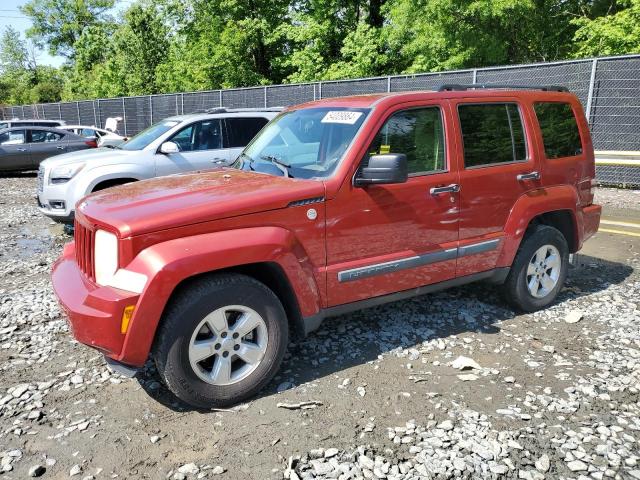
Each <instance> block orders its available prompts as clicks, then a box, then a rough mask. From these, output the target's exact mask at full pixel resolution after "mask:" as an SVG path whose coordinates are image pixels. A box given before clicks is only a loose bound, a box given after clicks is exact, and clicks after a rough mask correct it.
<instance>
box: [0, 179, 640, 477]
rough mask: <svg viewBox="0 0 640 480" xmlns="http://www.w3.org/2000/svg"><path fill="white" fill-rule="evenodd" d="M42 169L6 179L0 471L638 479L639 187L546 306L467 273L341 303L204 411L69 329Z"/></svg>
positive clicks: (620, 195) (610, 195)
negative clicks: (120, 370) (523, 310)
mask: <svg viewBox="0 0 640 480" xmlns="http://www.w3.org/2000/svg"><path fill="white" fill-rule="evenodd" d="M35 182H36V179H35V176H33V175H29V174H25V175H18V176H9V177H1V178H0V191H2V194H1V196H0V244H1V245H2V246H3V248H2V249H0V461H1V463H0V480H4V479H7V480H8V479H22V478H28V477H29V475H31V474H33V476H39V475H41V476H42V477H43V478H48V479H62V478H69V477H72V478H79V479H80V478H82V479H91V478H96V479H106V478H125V479H137V478H151V479H156V478H175V479H180V478H205V477H206V478H216V477H218V476H219V478H224V479H281V478H283V477H285V478H293V479H295V478H345V479H346V478H480V477H483V478H532V479H533V478H545V477H546V478H595V479H597V478H621V479H627V478H640V466H638V462H640V445H639V443H638V442H639V441H640V404H639V395H638V392H639V390H640V327H639V326H638V325H640V324H639V323H638V321H640V310H639V305H640V275H639V274H638V269H639V267H640V255H639V253H638V252H639V251H640V202H639V201H638V200H640V195H639V194H638V193H637V192H631V191H622V190H620V191H619V190H613V189H602V190H601V191H600V192H599V194H598V199H599V200H600V201H601V202H602V203H603V204H604V207H605V215H604V217H605V220H606V219H607V218H610V219H614V220H612V221H613V222H617V223H615V224H603V225H602V226H603V228H606V229H608V230H616V231H618V233H607V232H601V233H598V234H597V235H596V236H595V237H594V238H593V239H591V240H590V241H589V242H587V244H586V245H585V248H584V249H583V251H582V252H581V253H582V254H581V255H580V257H579V264H578V266H577V267H575V268H573V269H571V271H570V274H569V279H568V282H567V285H566V288H565V289H564V290H563V292H562V293H561V295H560V299H559V301H558V302H557V304H555V305H554V306H552V307H551V308H549V309H547V310H545V311H542V312H538V313H536V314H531V315H517V314H516V313H514V312H513V311H512V310H511V309H509V308H508V307H507V306H506V304H505V303H504V302H503V301H502V300H501V298H500V295H499V289H498V288H497V287H495V286H491V285H485V284H474V285H469V286H466V287H463V288H456V289H452V290H448V291H446V292H441V293H438V294H433V295H429V296H425V297H420V298H416V299H412V300H408V301H402V302H397V303H393V304H389V305H386V306H382V307H378V308H374V309H369V310H363V311H360V312H357V313H353V314H350V315H344V316H341V317H338V318H335V319H331V320H328V321H326V322H325V323H324V324H323V326H322V327H321V329H320V330H319V331H317V332H315V333H314V334H312V335H311V336H310V337H309V338H307V339H305V340H304V341H301V342H298V343H295V344H291V345H290V347H289V351H288V354H287V357H286V359H285V363H284V365H283V367H282V369H281V371H280V373H279V375H278V377H277V378H276V379H275V380H274V381H273V382H272V383H271V385H270V386H269V387H268V388H267V389H266V390H265V391H264V392H262V393H261V395H260V396H259V397H258V398H255V399H253V400H251V401H250V402H248V403H245V404H242V405H239V406H237V407H235V408H233V409H231V410H229V411H214V412H202V411H193V410H190V409H188V408H185V407H184V406H183V405H181V404H180V403H179V402H178V401H177V400H176V399H175V398H174V397H172V396H171V395H170V394H169V392H168V391H166V390H165V388H164V387H163V386H162V385H161V384H160V383H159V381H158V379H157V377H156V375H155V371H154V369H153V367H152V366H151V365H149V366H148V368H146V369H145V370H144V371H143V372H142V373H141V374H140V375H139V377H138V378H135V379H126V378H124V377H121V376H119V375H116V374H112V373H110V371H109V370H108V369H107V368H106V365H105V363H104V360H103V359H102V357H101V355H99V354H98V353H97V352H96V351H94V350H92V349H90V348H87V347H85V346H82V345H80V344H78V343H76V342H75V341H74V340H73V339H72V338H71V336H70V335H69V333H68V330H67V326H66V323H65V319H64V317H63V315H62V314H61V312H60V310H59V308H58V306H57V304H56V301H55V297H54V296H53V293H52V291H51V287H50V283H49V271H50V267H51V264H52V262H53V261H54V260H55V258H56V257H57V256H58V255H59V252H60V250H61V248H62V245H63V244H64V243H65V242H66V241H69V237H67V236H66V235H65V234H63V232H62V229H61V227H60V226H59V225H55V224H52V223H51V222H50V221H49V220H47V219H46V218H45V217H43V216H41V215H40V214H39V212H38V211H37V209H36V208H35V206H34V201H33V195H34V190H35ZM620 223H628V225H620ZM635 223H639V226H638V227H635V226H634V224H635ZM619 231H622V233H619ZM625 232H626V233H625ZM634 233H635V234H636V235H634ZM459 356H464V357H468V358H471V359H473V360H474V361H475V362H477V364H479V367H480V368H475V369H473V370H467V371H460V370H457V369H455V368H453V366H452V365H451V363H452V362H453V361H454V360H456V359H457V358H458V357H459ZM302 401H316V402H317V404H316V405H315V407H313V408H309V409H293V410H291V409H287V408H282V407H279V406H278V404H279V403H289V404H291V403H296V402H302ZM449 427H451V428H449ZM545 457H546V459H545ZM369 463H370V464H369ZM38 466H39V467H40V469H36V467H38ZM289 467H290V468H289Z"/></svg>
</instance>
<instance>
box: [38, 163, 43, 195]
mask: <svg viewBox="0 0 640 480" xmlns="http://www.w3.org/2000/svg"><path fill="white" fill-rule="evenodd" d="M43 189H44V167H43V166H42V165H41V166H40V168H39V169H38V193H42V190H43Z"/></svg>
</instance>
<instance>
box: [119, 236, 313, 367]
mask: <svg viewBox="0 0 640 480" xmlns="http://www.w3.org/2000/svg"><path fill="white" fill-rule="evenodd" d="M126 269H127V270H131V271H133V272H137V273H142V274H143V275H145V276H146V277H147V279H148V280H147V283H146V285H145V287H144V290H143V292H142V293H141V295H140V300H139V301H138V304H137V307H136V311H135V313H134V317H133V318H132V319H131V323H130V327H129V331H128V332H127V334H126V338H125V342H124V346H123V348H122V352H121V353H120V355H119V358H118V359H117V360H119V361H122V362H123V363H128V364H130V365H141V364H143V363H144V362H145V361H146V360H147V357H148V354H149V351H150V349H151V344H152V341H153V339H154V337H155V334H156V332H157V329H158V325H159V323H160V321H161V318H162V316H163V314H164V312H165V309H166V307H167V305H168V304H169V301H170V299H171V298H173V296H174V294H175V292H176V291H177V289H179V288H180V289H182V288H187V287H188V285H189V283H190V282H192V281H193V280H194V279H198V278H201V277H202V276H203V275H213V274H218V273H223V272H224V273H229V272H235V273H241V274H244V275H247V276H250V277H252V278H254V279H256V280H258V281H261V282H262V283H265V284H266V285H267V286H268V287H269V288H271V289H272V290H273V291H274V293H275V294H276V296H277V297H278V298H279V299H280V301H281V302H282V304H283V307H284V309H285V312H286V313H287V316H288V321H289V325H290V327H292V330H293V331H294V333H295V334H296V335H298V334H304V333H305V330H304V328H305V327H304V320H303V318H308V317H310V316H312V315H314V314H316V313H317V312H318V311H320V308H321V295H320V288H319V283H318V280H317V279H316V278H315V276H314V268H313V266H312V265H311V264H310V262H309V257H308V255H307V254H306V252H305V251H304V249H303V248H302V246H301V245H300V243H299V242H298V241H297V239H296V238H295V236H294V234H293V233H292V232H290V231H288V230H286V229H284V228H281V227H254V228H246V229H238V230H225V231H221V232H213V233H207V234H201V235H196V236H193V237H186V238H179V239H175V240H169V241H166V242H162V243H159V244H156V245H153V246H151V247H148V248H147V249H145V250H143V251H142V252H140V253H139V254H138V255H137V256H136V257H135V258H134V259H133V261H132V262H131V263H130V264H129V265H127V266H126Z"/></svg>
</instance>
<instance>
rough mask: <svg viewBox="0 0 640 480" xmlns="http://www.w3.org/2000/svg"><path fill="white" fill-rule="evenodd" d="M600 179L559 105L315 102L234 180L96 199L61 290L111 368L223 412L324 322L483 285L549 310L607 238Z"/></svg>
mask: <svg viewBox="0 0 640 480" xmlns="http://www.w3.org/2000/svg"><path fill="white" fill-rule="evenodd" d="M594 176H595V166H594V153H593V145H592V141H591V138H590V134H589V128H588V124H587V121H586V119H585V116H584V112H583V110H582V106H581V105H580V102H579V101H578V99H577V98H576V96H575V95H573V94H571V93H568V92H567V91H566V90H565V89H564V88H561V87H539V88H533V87H530V88H528V89H524V88H520V87H499V88H495V87H492V88H485V87H482V86H479V85H472V86H463V85H452V86H446V87H443V88H441V89H440V90H438V91H424V92H403V93H390V94H372V95H362V96H354V97H347V98H332V99H325V100H320V101H315V102H311V103H307V104H304V105H298V106H295V107H292V108H289V109H288V110H286V111H284V112H283V113H281V114H280V115H278V116H277V117H276V118H275V119H274V120H272V121H271V122H270V123H269V124H268V125H267V126H266V127H265V128H264V129H263V130H262V131H261V132H260V133H259V134H258V136H257V137H256V138H254V140H253V141H252V142H251V143H250V144H249V145H248V146H247V147H246V148H245V150H244V151H243V153H242V154H241V155H240V157H239V158H238V159H237V160H236V161H235V162H234V163H233V164H232V165H231V166H229V167H223V168H217V169H214V170H209V171H206V172H198V173H190V174H181V175H175V176H170V177H163V178H156V179H151V180H145V181H141V182H136V183H132V184H128V185H124V186H120V187H116V188H113V189H109V190H105V191H103V192H98V193H95V194H91V195H89V196H88V197H85V198H84V199H83V200H81V201H80V202H79V204H78V205H77V210H76V218H75V223H76V227H75V239H74V242H72V243H69V244H67V245H66V246H65V248H64V251H63V254H62V256H61V258H60V259H59V260H58V261H57V262H56V264H55V266H54V268H53V285H54V289H55V292H56V294H57V296H58V298H59V300H60V302H61V304H62V306H63V308H64V310H65V311H66V312H67V313H68V317H69V322H70V326H71V330H72V331H73V335H74V336H75V338H76V339H77V340H78V341H80V342H82V343H84V344H86V345H89V346H91V347H94V348H96V349H98V350H99V351H101V352H102V353H103V354H104V355H105V358H106V359H107V361H108V362H109V363H110V364H112V365H114V366H115V368H116V369H119V370H120V371H123V372H128V373H131V374H133V373H135V371H136V369H137V368H139V367H141V366H142V365H144V363H145V362H146V361H147V359H149V358H152V359H153V360H154V361H155V364H156V365H157V369H158V372H159V374H160V376H161V378H162V380H163V381H164V382H165V383H166V385H167V387H168V388H169V389H170V390H171V391H172V392H173V393H174V394H175V395H176V396H177V397H179V398H180V399H182V400H183V401H185V402H187V403H188V404H191V405H193V406H195V407H199V408H210V407H221V406H225V405H229V404H233V403H236V402H239V401H242V400H244V399H247V398H249V397H251V396H253V395H255V394H256V393H257V392H258V391H259V390H260V389H262V388H263V387H264V386H265V385H266V384H267V383H268V382H269V381H270V380H271V379H272V377H273V376H274V374H275V373H276V371H277V370H278V368H279V366H280V363H281V361H282V358H283V356H284V354H285V350H286V348H287V343H288V341H289V338H290V336H293V335H297V336H302V335H306V334H308V333H309V332H311V331H312V330H314V329H315V328H317V327H318V326H319V324H320V322H321V321H322V320H323V319H324V318H326V317H330V316H335V315H339V314H343V313H345V312H349V311H352V310H355V309H360V308H366V307H371V306H374V305H378V304H382V303H384V302H389V301H394V300H399V299H403V298H408V297H411V296H415V295H421V294H425V293H428V292H432V291H435V290H438V289H442V288H446V287H450V286H456V285H461V284H465V283H469V282H474V281H477V280H490V281H492V282H495V283H497V284H500V285H501V288H502V290H503V291H504V294H505V298H506V300H507V301H508V302H509V303H510V304H511V305H513V306H514V307H515V308H517V309H519V310H521V311H525V312H532V311H535V310H538V309H541V308H544V307H546V306H547V305H549V304H550V303H552V302H553V301H554V300H555V298H556V296H557V295H558V292H559V291H560V289H561V288H562V286H563V283H564V281H565V278H566V275H567V267H568V263H569V256H570V254H572V253H575V252H577V251H578V250H580V248H581V247H582V244H583V242H584V241H585V240H586V239H587V238H589V237H590V236H592V235H593V234H594V233H595V232H596V231H597V229H598V226H599V221H600V213H601V207H600V206H599V205H595V204H594V203H593V198H594V188H595V180H594Z"/></svg>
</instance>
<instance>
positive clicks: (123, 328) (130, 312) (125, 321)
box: [120, 305, 136, 333]
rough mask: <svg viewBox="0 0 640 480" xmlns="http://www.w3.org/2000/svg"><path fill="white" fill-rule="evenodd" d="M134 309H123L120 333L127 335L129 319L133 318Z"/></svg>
mask: <svg viewBox="0 0 640 480" xmlns="http://www.w3.org/2000/svg"><path fill="white" fill-rule="evenodd" d="M135 308H136V306H135V305H129V306H128V307H124V312H122V322H121V323H120V333H127V330H129V322H130V321H131V317H133V311H134V310H135Z"/></svg>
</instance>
